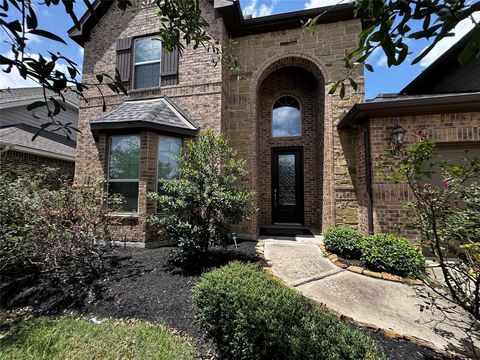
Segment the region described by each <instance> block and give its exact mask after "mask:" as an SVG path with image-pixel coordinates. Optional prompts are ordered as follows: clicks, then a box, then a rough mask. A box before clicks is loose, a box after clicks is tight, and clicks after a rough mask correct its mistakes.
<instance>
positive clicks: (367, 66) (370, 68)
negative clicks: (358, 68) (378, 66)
mask: <svg viewBox="0 0 480 360" xmlns="http://www.w3.org/2000/svg"><path fill="white" fill-rule="evenodd" d="M364 65H365V69H367V70H368V71H370V72H373V66H372V65H370V64H364Z"/></svg>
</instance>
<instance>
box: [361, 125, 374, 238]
mask: <svg viewBox="0 0 480 360" xmlns="http://www.w3.org/2000/svg"><path fill="white" fill-rule="evenodd" d="M364 130H365V136H364V137H363V138H364V146H365V190H366V193H367V221H368V233H369V234H373V233H374V227H373V196H372V159H371V151H370V126H368V125H367V126H365V128H364Z"/></svg>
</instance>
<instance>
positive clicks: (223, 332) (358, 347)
mask: <svg viewBox="0 0 480 360" xmlns="http://www.w3.org/2000/svg"><path fill="white" fill-rule="evenodd" d="M193 298H194V301H195V304H196V306H197V309H198V312H197V316H198V320H199V321H200V323H201V324H202V325H203V326H204V327H205V329H206V330H207V331H208V332H209V333H210V334H211V335H212V336H213V337H214V339H215V340H216V342H217V344H218V346H219V349H220V351H222V352H223V354H224V355H225V357H226V358H228V359H249V360H250V359H302V360H303V359H317V360H322V359H344V360H348V359H356V360H358V359H384V355H383V354H382V352H381V351H380V350H379V348H378V347H377V346H376V345H375V343H374V342H373V341H372V340H371V339H370V338H369V337H367V336H366V335H365V334H363V333H361V332H360V331H358V330H355V329H352V328H350V327H348V326H347V325H346V324H344V323H342V322H341V321H340V320H339V319H337V318H336V317H334V316H333V315H332V314H329V313H327V312H326V311H325V310H322V309H320V308H318V307H316V306H315V305H314V304H313V303H312V302H311V301H310V300H308V299H307V298H305V297H304V296H302V295H301V294H299V293H297V292H296V291H294V290H292V289H290V288H288V287H286V286H285V285H283V284H281V283H279V282H278V281H276V280H275V279H273V278H271V277H270V276H268V275H267V274H265V273H263V272H261V271H260V270H259V269H258V268H257V267H256V266H255V265H252V264H250V265H246V264H241V263H239V262H232V263H230V264H229V265H227V266H225V267H223V268H220V269H218V270H214V271H212V272H209V273H206V274H204V275H203V276H202V278H201V280H200V281H199V282H198V283H197V284H196V285H195V287H194V289H193Z"/></svg>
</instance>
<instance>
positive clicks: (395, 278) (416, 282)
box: [318, 244, 424, 285]
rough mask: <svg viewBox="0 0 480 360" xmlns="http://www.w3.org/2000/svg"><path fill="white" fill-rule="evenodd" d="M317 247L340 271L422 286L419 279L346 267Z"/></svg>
mask: <svg viewBox="0 0 480 360" xmlns="http://www.w3.org/2000/svg"><path fill="white" fill-rule="evenodd" d="M318 246H319V247H320V250H321V251H322V253H323V256H324V257H326V258H328V259H329V260H330V261H331V262H332V263H334V264H335V265H336V266H338V267H339V268H341V269H344V270H348V271H351V272H354V273H357V274H360V275H365V276H369V277H372V278H375V279H381V280H387V281H394V282H399V283H404V284H408V285H424V283H423V281H422V280H420V279H409V278H404V277H401V276H398V275H393V274H390V273H387V272H376V271H372V270H368V269H366V268H364V267H362V266H353V265H350V266H347V265H345V264H344V263H342V262H341V261H340V260H339V259H338V255H335V254H332V253H330V252H328V251H327V250H326V249H325V245H324V244H318Z"/></svg>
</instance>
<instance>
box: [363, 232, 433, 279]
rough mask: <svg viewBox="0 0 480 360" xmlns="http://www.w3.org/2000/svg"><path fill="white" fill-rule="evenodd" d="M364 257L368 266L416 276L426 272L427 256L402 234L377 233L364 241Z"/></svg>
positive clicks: (373, 268) (392, 272) (376, 269)
mask: <svg viewBox="0 0 480 360" xmlns="http://www.w3.org/2000/svg"><path fill="white" fill-rule="evenodd" d="M362 244H363V245H362V259H363V260H364V261H365V263H366V265H367V267H368V268H370V269H372V270H375V271H386V272H389V273H391V274H396V275H400V276H405V277H410V278H415V277H420V276H421V275H422V274H423V273H424V272H425V257H424V256H423V255H422V253H421V251H420V250H418V249H417V248H416V247H415V246H413V244H412V243H411V242H410V241H409V240H407V239H405V238H404V237H401V236H395V235H392V234H381V233H379V234H375V235H371V236H368V237H366V238H365V241H364V242H363V243H362Z"/></svg>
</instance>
